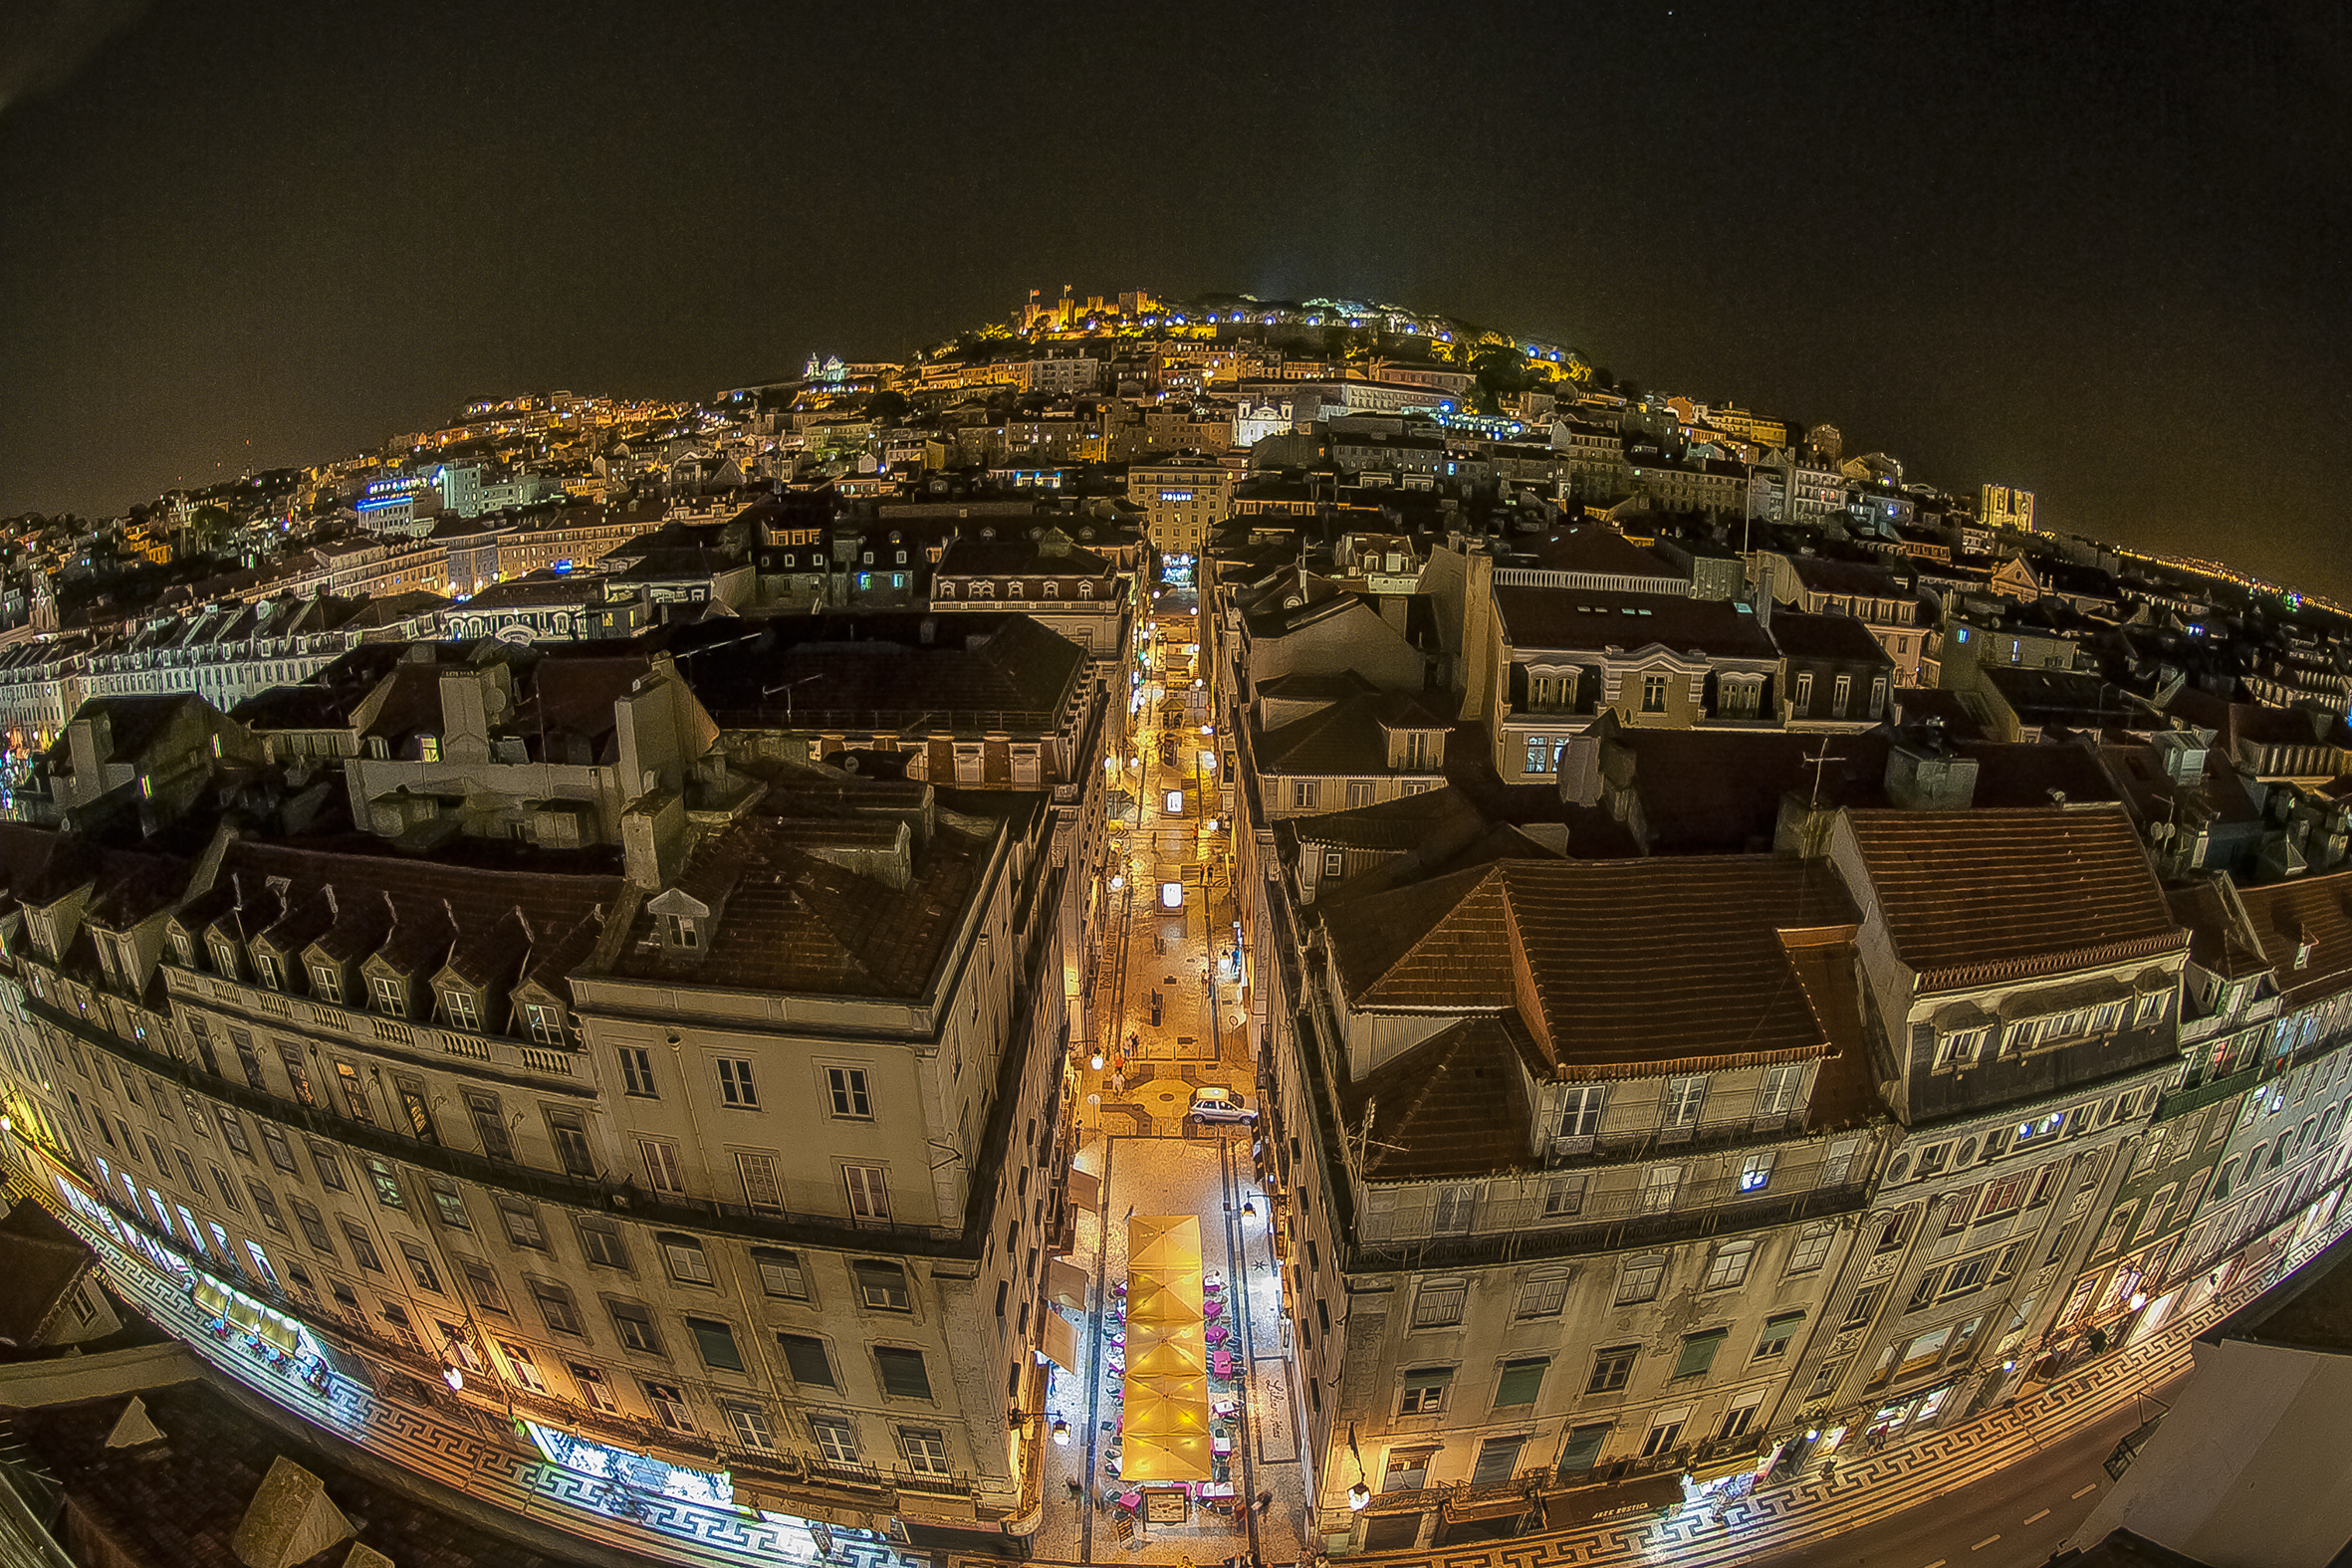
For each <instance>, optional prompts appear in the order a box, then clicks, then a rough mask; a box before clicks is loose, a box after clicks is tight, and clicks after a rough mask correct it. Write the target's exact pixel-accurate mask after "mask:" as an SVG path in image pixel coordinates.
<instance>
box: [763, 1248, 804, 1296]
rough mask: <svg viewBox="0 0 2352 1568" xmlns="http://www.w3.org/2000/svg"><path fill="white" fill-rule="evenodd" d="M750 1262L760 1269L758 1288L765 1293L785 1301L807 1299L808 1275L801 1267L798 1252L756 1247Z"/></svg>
mask: <svg viewBox="0 0 2352 1568" xmlns="http://www.w3.org/2000/svg"><path fill="white" fill-rule="evenodd" d="M752 1263H753V1265H754V1266H755V1267H757V1268H758V1269H759V1271H760V1289H761V1290H762V1291H764V1292H765V1293H767V1294H769V1295H772V1296H781V1297H783V1298H784V1299H785V1300H787V1301H806V1300H808V1299H809V1276H808V1275H807V1274H806V1273H804V1272H803V1271H802V1269H801V1254H800V1253H798V1252H781V1251H774V1250H771V1249H769V1248H766V1247H761V1248H756V1249H755V1250H754V1251H753V1252H752Z"/></svg>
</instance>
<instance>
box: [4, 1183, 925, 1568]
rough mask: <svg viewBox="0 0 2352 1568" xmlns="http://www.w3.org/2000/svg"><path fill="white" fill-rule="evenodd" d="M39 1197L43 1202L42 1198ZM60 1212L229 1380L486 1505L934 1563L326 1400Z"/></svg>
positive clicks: (455, 1427) (654, 1553)
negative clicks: (636, 1509) (628, 1495)
mask: <svg viewBox="0 0 2352 1568" xmlns="http://www.w3.org/2000/svg"><path fill="white" fill-rule="evenodd" d="M32 1190H33V1191H34V1192H35V1194H36V1195H37V1196H38V1192H39V1190H38V1189H37V1188H35V1189H32ZM50 1212H51V1213H53V1214H55V1215H57V1217H58V1218H59V1219H60V1220H62V1221H64V1222H65V1223H66V1224H67V1225H70V1226H72V1227H73V1228H74V1230H75V1232H76V1233H78V1234H79V1235H81V1236H82V1238H83V1239H84V1240H86V1241H88V1242H89V1243H90V1245H91V1246H92V1248H93V1249H95V1250H96V1251H97V1252H98V1254H99V1256H100V1257H101V1258H102V1259H104V1260H105V1261H106V1263H107V1265H108V1269H107V1271H108V1273H109V1275H110V1276H111V1277H112V1279H113V1281H114V1282H115V1283H116V1284H117V1285H118V1286H119V1287H120V1288H121V1289H122V1291H123V1293H124V1294H126V1295H128V1296H130V1297H132V1298H133V1299H134V1300H136V1301H137V1302H138V1304H139V1307H140V1309H141V1310H142V1311H144V1312H145V1313H146V1314H147V1315H148V1316H149V1317H150V1318H152V1319H153V1320H154V1321H155V1322H156V1324H157V1325H158V1326H160V1327H163V1328H165V1329H168V1330H170V1331H171V1332H172V1333H175V1334H177V1335H178V1336H179V1338H180V1339H181V1340H182V1341H183V1342H184V1343H185V1344H186V1345H187V1346H188V1348H189V1349H191V1350H192V1351H194V1352H195V1353H196V1354H197V1355H198V1356H200V1357H202V1358H203V1359H204V1360H205V1361H207V1362H209V1363H210V1364H211V1365H212V1366H213V1367H214V1368H215V1369H216V1370H217V1371H219V1372H220V1373H222V1374H223V1375H224V1376H226V1377H229V1378H232V1379H234V1380H235V1381H237V1382H238V1383H240V1384H242V1385H244V1386H245V1387H247V1388H249V1389H252V1390H253V1391H254V1392H256V1393H258V1394H261V1395H262V1396H264V1397H265V1398H267V1399H269V1400H270V1401H271V1402H272V1403H274V1404H276V1405H278V1406H279V1407H281V1408H282V1409H286V1410H290V1411H292V1412H294V1413H295V1414H296V1415H298V1416H300V1417H301V1418H302V1419H303V1420H305V1421H307V1422H309V1423H310V1424H311V1425H313V1426H315V1427H318V1428H320V1429H321V1430H322V1431H324V1432H327V1433H329V1434H331V1435H332V1436H334V1437H336V1438H340V1439H341V1440H343V1441H344V1442H346V1443H349V1444H352V1445H353V1446H354V1447H356V1448H360V1449H363V1450H365V1451H367V1452H368V1453H370V1454H373V1455H376V1456H379V1457H382V1458H385V1459H388V1460H390V1461H392V1462H394V1463H396V1464H398V1465H400V1466H401V1467H402V1468H403V1469H406V1470H409V1471H411V1472H413V1473H416V1474H420V1475H423V1476H426V1477H428V1478H430V1479H433V1480H436V1481H439V1482H441V1483H442V1484H444V1485H447V1486H450V1487H453V1488H455V1489H456V1490H459V1491H462V1492H464V1493H466V1494H467V1495H468V1496H470V1497H472V1498H475V1499H477V1500H479V1501H481V1502H486V1503H490V1504H492V1505H494V1506H496V1507H500V1508H504V1509H507V1510H508V1511H510V1512H513V1513H516V1514H522V1515H527V1516H529V1517H530V1518H531V1519H533V1520H535V1521H537V1522H538V1523H540V1524H544V1525H551V1526H553V1527H555V1528H557V1529H561V1530H564V1531H567V1532H569V1533H571V1534H574V1535H579V1536H582V1537H585V1538H587V1539H589V1540H593V1541H598V1542H601V1543H602V1544H604V1545H607V1546H612V1547H617V1548H620V1549H621V1550H624V1551H628V1552H633V1553H638V1554H641V1555H643V1556H646V1557H649V1558H652V1559H654V1560H656V1561H659V1562H664V1563H681V1564H692V1565H697V1568H744V1565H746V1564H750V1563H762V1564H768V1565H774V1564H778V1563H801V1564H816V1563H819V1562H823V1563H824V1564H826V1565H828V1568H928V1563H929V1559H928V1558H925V1557H922V1556H919V1555H908V1554H904V1553H899V1552H894V1551H892V1550H890V1549H889V1548H887V1547H885V1546H881V1545H879V1544H876V1543H874V1542H870V1541H864V1540H859V1539H857V1538H855V1537H852V1536H849V1535H846V1534H836V1536H835V1538H834V1544H833V1549H832V1551H831V1553H830V1554H829V1555H828V1556H823V1557H820V1555H819V1554H818V1552H817V1551H816V1549H815V1546H814V1543H813V1542H812V1541H810V1539H809V1538H808V1536H807V1534H806V1533H805V1532H803V1531H800V1530H798V1529H795V1528H792V1527H789V1526H779V1525H774V1524H770V1523H767V1522H765V1521H762V1520H757V1519H746V1518H744V1517H743V1516H742V1515H740V1514H738V1513H736V1512H734V1511H733V1510H732V1509H726V1508H712V1507H702V1506H697V1505H696V1504H693V1503H690V1502H686V1501H683V1500H681V1499H678V1498H675V1497H666V1496H653V1495H647V1494H644V1493H638V1494H637V1496H638V1497H639V1499H640V1501H641V1504H642V1506H643V1510H644V1511H643V1513H642V1515H641V1516H640V1517H636V1518H624V1517H619V1516H617V1515H615V1514H614V1513H613V1511H612V1509H611V1506H610V1504H609V1503H607V1502H606V1501H605V1500H604V1498H605V1487H604V1484H603V1483H602V1482H601V1481H597V1480H594V1479H591V1478H589V1477H588V1476H584V1475H580V1474H577V1473H575V1472H573V1471H571V1470H567V1469H564V1468H563V1467H561V1466H560V1465H554V1464H549V1463H546V1462H544V1461H542V1460H539V1459H537V1458H534V1457H532V1456H527V1455H523V1454H519V1453H517V1452H515V1451H514V1450H512V1449H508V1448H505V1447H502V1446H500V1445H497V1444H493V1443H488V1442H485V1441H484V1440H483V1439H482V1437H481V1436H480V1435H479V1434H477V1433H475V1432H472V1431H469V1430H468V1429H467V1428H465V1427H463V1426H461V1425H459V1424H458V1422H457V1421H455V1420H453V1419H450V1418H447V1417H444V1416H442V1415H441V1414H439V1413H437V1412H427V1411H420V1410H417V1409H414V1408H413V1407H411V1406H407V1405H403V1404H400V1403H399V1402H397V1401H394V1400H388V1399H378V1398H376V1397H375V1396H374V1395H372V1394H369V1393H368V1392H367V1391H366V1390H364V1389H362V1388H360V1387H358V1386H357V1385H355V1384H353V1383H352V1382H350V1381H349V1380H347V1379H344V1378H335V1379H332V1380H331V1383H330V1389H331V1392H329V1393H327V1394H324V1395H322V1394H319V1393H316V1392H315V1391H313V1390H312V1389H311V1388H310V1387H309V1386H307V1385H304V1384H300V1383H296V1382H293V1381H291V1380H289V1379H287V1378H285V1377H282V1376H279V1375H277V1374H276V1373H274V1372H271V1371H269V1370H268V1369H266V1368H263V1367H261V1366H260V1365H258V1364H257V1363H255V1362H254V1361H253V1359H252V1358H251V1357H249V1356H247V1355H245V1354H244V1353H242V1352H241V1351H239V1350H238V1349H237V1348H236V1347H235V1346H234V1345H231V1344H223V1343H222V1342H220V1341H218V1340H215V1339H214V1338H213V1337H212V1336H211V1335H210V1334H209V1333H207V1332H205V1321H206V1319H205V1315H204V1314H203V1313H202V1312H200V1311H199V1310H198V1309H197V1307H196V1306H195V1304H194V1303H193V1302H191V1301H189V1300H188V1299H187V1298H186V1297H184V1296H182V1295H180V1294H179V1293H178V1292H177V1291H175V1290H172V1289H170V1288H169V1287H168V1286H167V1285H165V1284H164V1283H163V1282H162V1281H161V1280H159V1279H158V1278H157V1277H156V1276H155V1274H154V1273H153V1271H152V1270H151V1269H149V1267H148V1266H147V1265H146V1264H145V1263H144V1262H143V1261H142V1260H140V1259H137V1258H133V1257H131V1256H129V1255H128V1254H127V1253H125V1252H123V1251H122V1249H121V1248H120V1247H119V1246H118V1245H117V1244H116V1243H115V1241H114V1239H113V1237H111V1236H109V1235H107V1234H106V1233H104V1232H101V1231H99V1230H98V1229H96V1228H95V1227H93V1226H91V1225H89V1224H88V1223H86V1222H85V1221H84V1220H83V1219H82V1218H81V1217H80V1216H79V1215H76V1214H74V1213H72V1212H71V1211H69V1210H63V1209H58V1208H54V1207H52V1208H51V1211H50Z"/></svg>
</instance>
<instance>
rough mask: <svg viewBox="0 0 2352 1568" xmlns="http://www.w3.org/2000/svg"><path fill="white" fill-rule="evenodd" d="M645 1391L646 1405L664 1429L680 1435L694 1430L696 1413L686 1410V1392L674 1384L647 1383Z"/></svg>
mask: <svg viewBox="0 0 2352 1568" xmlns="http://www.w3.org/2000/svg"><path fill="white" fill-rule="evenodd" d="M644 1389H645V1403H646V1404H647V1405H648V1406H650V1407H652V1410H653V1414H654V1416H655V1417H656V1418H657V1419H658V1420H659V1421H660V1422H661V1424H662V1425H663V1426H664V1427H667V1428H668V1429H669V1430H670V1431H672V1432H680V1433H691V1432H692V1431H693V1430H694V1413H693V1412H692V1411H690V1410H688V1409H687V1408H686V1391H685V1390H683V1389H681V1388H679V1387H678V1386H677V1385H676V1384H674V1383H647V1384H645V1385H644Z"/></svg>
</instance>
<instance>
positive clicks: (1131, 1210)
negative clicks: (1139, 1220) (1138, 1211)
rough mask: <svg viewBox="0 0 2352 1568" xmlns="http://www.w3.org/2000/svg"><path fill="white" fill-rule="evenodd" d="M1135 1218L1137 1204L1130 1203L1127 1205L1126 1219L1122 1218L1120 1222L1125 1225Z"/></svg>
mask: <svg viewBox="0 0 2352 1568" xmlns="http://www.w3.org/2000/svg"><path fill="white" fill-rule="evenodd" d="M1134 1218H1135V1206H1134V1205H1133V1204H1129V1205H1128V1206H1127V1215H1126V1219H1124V1220H1121V1221H1120V1222H1119V1224H1121V1225H1125V1224H1127V1223H1128V1222H1129V1221H1132V1220H1133V1219H1134Z"/></svg>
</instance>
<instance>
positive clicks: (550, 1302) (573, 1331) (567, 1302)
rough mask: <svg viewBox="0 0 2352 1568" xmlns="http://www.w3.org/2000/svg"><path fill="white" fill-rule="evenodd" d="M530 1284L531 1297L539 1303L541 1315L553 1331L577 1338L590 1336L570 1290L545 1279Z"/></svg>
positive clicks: (532, 1281)
mask: <svg viewBox="0 0 2352 1568" xmlns="http://www.w3.org/2000/svg"><path fill="white" fill-rule="evenodd" d="M529 1284H530V1287H531V1299H532V1300H533V1301H534V1302H536V1303H538V1306H539V1315H540V1316H541V1317H542V1318H544V1319H546V1320H547V1326H548V1328H549V1329H550V1330H551V1331H553V1332H555V1333H558V1334H569V1335H571V1336H572V1337H573V1338H575V1339H586V1338H587V1337H588V1330H587V1329H585V1328H583V1327H582V1326H581V1322H580V1309H579V1308H578V1307H576V1306H575V1305H573V1301H572V1292H571V1291H570V1290H567V1289H566V1288H564V1287H563V1286H562V1285H559V1284H551V1283H550V1282H548V1281H547V1280H544V1279H534V1280H531V1281H529Z"/></svg>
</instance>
